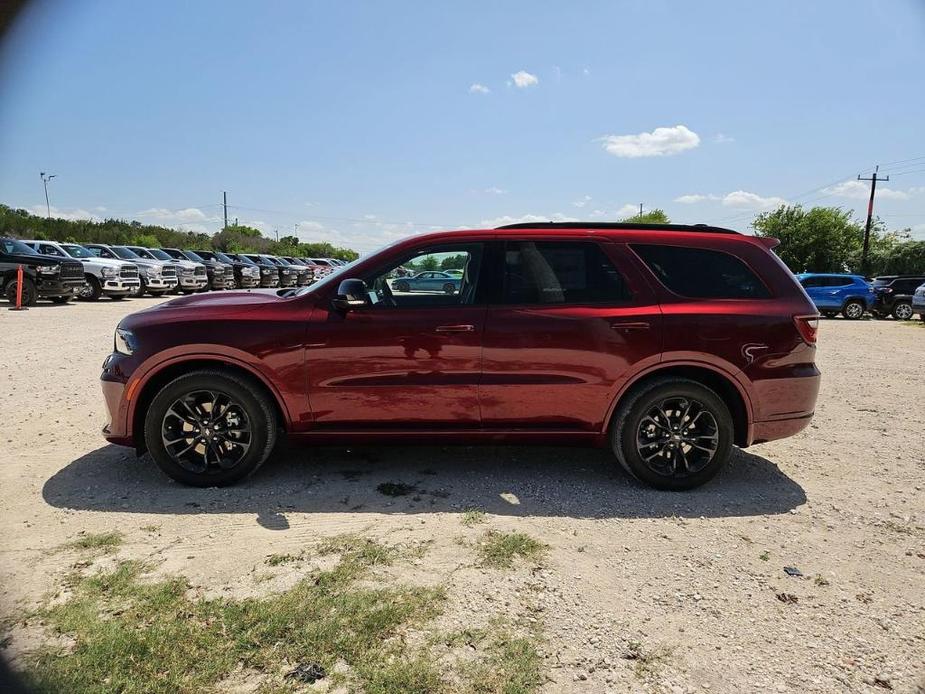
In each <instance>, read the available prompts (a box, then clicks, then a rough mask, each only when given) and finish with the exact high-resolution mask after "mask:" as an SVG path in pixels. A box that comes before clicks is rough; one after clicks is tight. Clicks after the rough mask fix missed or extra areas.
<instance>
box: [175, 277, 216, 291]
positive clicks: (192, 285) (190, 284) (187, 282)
mask: <svg viewBox="0 0 925 694" xmlns="http://www.w3.org/2000/svg"><path fill="white" fill-rule="evenodd" d="M208 282H209V278H208V277H203V276H201V275H199V276H195V275H187V276H186V277H182V276H181V277H180V285H179V286H180V288H181V289H202V288H203V287H205V286H206V284H208Z"/></svg>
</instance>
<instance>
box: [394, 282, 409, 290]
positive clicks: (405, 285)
mask: <svg viewBox="0 0 925 694" xmlns="http://www.w3.org/2000/svg"><path fill="white" fill-rule="evenodd" d="M395 290H396V291H399V292H410V291H411V285H410V284H408V283H407V282H405V281H404V280H402V281H399V282H396V283H395Z"/></svg>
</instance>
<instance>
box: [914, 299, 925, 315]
mask: <svg viewBox="0 0 925 694" xmlns="http://www.w3.org/2000/svg"><path fill="white" fill-rule="evenodd" d="M912 312H913V313H918V314H919V315H921V316H925V297H918V296H914V297H912Z"/></svg>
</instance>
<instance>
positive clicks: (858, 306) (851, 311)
mask: <svg viewBox="0 0 925 694" xmlns="http://www.w3.org/2000/svg"><path fill="white" fill-rule="evenodd" d="M841 313H842V315H843V316H844V317H845V318H847V319H848V320H858V319H859V318H861V317H862V316H863V315H864V304H863V303H861V302H860V301H849V302H848V303H847V304H845V307H844V308H843V309H842V312H841Z"/></svg>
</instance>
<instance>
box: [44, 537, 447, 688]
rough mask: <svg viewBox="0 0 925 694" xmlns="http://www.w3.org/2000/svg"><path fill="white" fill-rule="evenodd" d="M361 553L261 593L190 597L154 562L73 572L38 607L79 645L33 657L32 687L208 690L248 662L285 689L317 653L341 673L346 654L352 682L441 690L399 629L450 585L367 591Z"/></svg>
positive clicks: (432, 611) (433, 605)
mask: <svg viewBox="0 0 925 694" xmlns="http://www.w3.org/2000/svg"><path fill="white" fill-rule="evenodd" d="M353 551H354V550H353V549H349V548H348V549H347V551H346V555H345V557H343V558H342V559H341V561H340V562H339V563H338V565H337V566H336V567H335V568H333V569H331V570H329V571H318V572H314V573H313V574H311V575H310V576H308V577H306V578H305V579H303V580H301V581H300V582H299V583H297V584H296V585H295V586H294V587H292V588H291V589H289V590H288V591H286V592H284V593H281V594H277V595H273V596H271V597H268V598H262V599H256V598H249V599H241V600H232V599H227V598H217V599H206V600H196V599H191V598H190V597H189V596H188V590H187V588H188V585H187V582H186V580H185V579H183V578H169V579H164V580H159V581H147V580H144V576H143V574H144V573H145V572H146V571H148V570H149V569H150V567H149V566H148V565H146V564H143V563H141V562H136V561H127V562H122V563H120V564H119V565H118V566H117V567H116V568H115V569H114V570H112V571H109V572H101V573H96V574H93V575H91V576H73V577H72V579H71V588H72V591H73V597H72V598H71V599H70V600H68V601H67V602H65V603H62V604H59V605H55V606H52V607H47V608H44V609H42V610H40V611H39V612H38V613H37V615H36V616H38V617H40V618H41V619H42V620H43V621H44V622H45V623H46V625H47V626H48V627H49V628H50V629H52V630H53V631H54V632H57V633H59V634H63V635H66V636H67V637H69V639H70V640H72V642H73V648H71V649H68V650H62V649H61V648H60V647H54V646H46V647H44V648H43V649H41V650H39V651H38V652H36V653H34V654H33V655H32V656H31V658H30V659H29V661H28V665H29V668H28V669H29V672H30V673H31V674H30V676H29V680H30V684H31V685H32V686H34V687H35V688H36V689H37V690H39V691H67V692H91V691H92V692H155V693H156V692H176V691H202V690H204V689H208V688H210V687H214V686H216V684H217V683H218V682H220V680H221V679H222V678H223V677H225V676H227V675H228V674H229V673H231V672H233V671H234V670H235V668H236V667H238V664H239V663H241V664H242V665H243V666H244V667H245V668H250V669H255V670H258V671H260V672H265V673H269V674H267V679H268V681H267V682H265V683H264V685H265V686H263V688H264V689H265V690H267V691H274V690H276V691H278V690H285V687H286V684H285V683H284V682H283V681H282V680H281V679H280V678H281V675H280V674H278V673H280V672H281V665H282V664H283V663H299V662H304V661H307V660H311V661H313V662H318V663H320V664H321V665H322V666H323V667H324V668H325V670H326V671H327V672H333V668H334V665H335V663H336V662H337V661H338V660H343V661H344V662H346V664H347V665H348V667H349V670H350V675H349V677H348V676H345V677H348V679H349V682H345V683H346V684H349V685H350V687H351V688H356V689H361V690H363V691H365V692H369V693H371V694H372V693H377V692H392V691H410V692H414V691H420V692H430V691H436V690H437V689H439V684H440V674H439V671H438V670H437V669H436V666H435V665H434V664H433V663H432V662H430V661H429V660H428V659H427V657H426V655H425V654H421V653H417V652H410V651H408V649H407V647H406V646H405V645H404V642H403V640H401V639H395V638H393V637H395V636H396V635H398V634H399V633H400V632H401V631H402V630H403V629H405V628H407V627H409V626H412V625H414V624H417V623H420V622H422V621H424V620H427V619H430V618H432V617H434V616H435V615H436V614H437V613H438V611H439V609H440V606H441V604H442V602H443V600H444V594H443V591H442V590H440V589H428V588H420V587H414V588H406V587H394V588H366V587H359V586H357V585H356V582H357V580H358V579H359V578H360V577H361V576H362V575H363V562H364V561H366V560H367V559H368V558H369V557H370V551H369V548H368V547H365V548H363V550H362V551H360V552H359V553H357V554H351V552H353ZM374 556H376V557H379V558H381V557H382V556H383V555H382V554H381V553H379V554H375V555H374ZM364 557H365V558H366V559H364ZM375 561H376V560H373V563H375ZM274 673H277V674H274ZM332 677H334V676H332ZM435 684H436V685H438V686H433V685H435Z"/></svg>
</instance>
